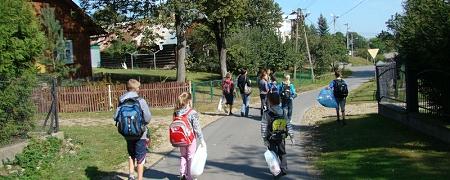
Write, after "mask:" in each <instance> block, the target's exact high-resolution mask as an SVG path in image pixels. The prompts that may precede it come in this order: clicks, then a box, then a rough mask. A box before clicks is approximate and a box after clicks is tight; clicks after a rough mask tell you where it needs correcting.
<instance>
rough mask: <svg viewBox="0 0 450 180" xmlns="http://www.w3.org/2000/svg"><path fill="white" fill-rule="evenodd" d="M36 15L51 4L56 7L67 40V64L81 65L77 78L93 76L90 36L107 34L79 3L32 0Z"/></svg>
mask: <svg viewBox="0 0 450 180" xmlns="http://www.w3.org/2000/svg"><path fill="white" fill-rule="evenodd" d="M32 3H33V8H34V9H35V10H36V15H37V16H40V15H41V9H43V8H45V7H47V6H49V7H52V8H55V16H56V19H57V20H59V22H60V23H61V25H62V27H63V33H64V38H65V39H66V40H67V41H66V55H67V56H66V57H67V59H68V62H67V65H69V66H77V67H79V69H78V71H77V73H76V74H75V75H74V76H75V77H76V78H85V77H90V76H92V65H91V52H90V42H91V41H90V38H91V36H99V35H102V34H106V32H105V30H103V29H102V28H101V27H100V26H99V25H97V24H96V23H95V22H94V21H93V20H92V19H91V18H90V17H89V16H88V15H87V14H86V13H85V12H84V11H83V10H82V9H81V8H80V7H79V6H78V5H77V4H75V3H74V2H73V1H72V0H32Z"/></svg>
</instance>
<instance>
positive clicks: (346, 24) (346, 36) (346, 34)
mask: <svg viewBox="0 0 450 180" xmlns="http://www.w3.org/2000/svg"><path fill="white" fill-rule="evenodd" d="M344 25H345V26H347V32H346V33H345V38H346V46H347V51H348V49H349V47H348V29H349V27H348V23H345V24H344Z"/></svg>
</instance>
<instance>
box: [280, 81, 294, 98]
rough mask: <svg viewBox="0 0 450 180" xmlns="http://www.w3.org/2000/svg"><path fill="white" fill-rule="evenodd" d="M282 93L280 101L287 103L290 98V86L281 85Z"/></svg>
mask: <svg viewBox="0 0 450 180" xmlns="http://www.w3.org/2000/svg"><path fill="white" fill-rule="evenodd" d="M282 88H283V89H282V91H281V100H283V101H287V100H289V99H290V98H291V95H292V94H291V85H290V84H285V83H283V86H282Z"/></svg>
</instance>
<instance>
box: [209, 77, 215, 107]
mask: <svg viewBox="0 0 450 180" xmlns="http://www.w3.org/2000/svg"><path fill="white" fill-rule="evenodd" d="M209 93H210V95H211V102H212V101H213V96H214V89H213V81H209Z"/></svg>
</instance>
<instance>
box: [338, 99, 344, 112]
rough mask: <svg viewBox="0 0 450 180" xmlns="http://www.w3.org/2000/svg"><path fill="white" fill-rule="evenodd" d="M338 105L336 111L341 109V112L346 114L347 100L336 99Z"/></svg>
mask: <svg viewBox="0 0 450 180" xmlns="http://www.w3.org/2000/svg"><path fill="white" fill-rule="evenodd" d="M336 103H337V107H336V110H338V111H339V109H340V110H341V112H344V111H345V103H346V98H336Z"/></svg>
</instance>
